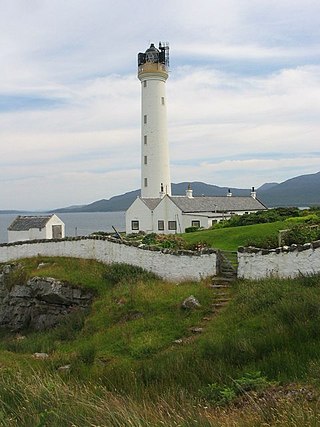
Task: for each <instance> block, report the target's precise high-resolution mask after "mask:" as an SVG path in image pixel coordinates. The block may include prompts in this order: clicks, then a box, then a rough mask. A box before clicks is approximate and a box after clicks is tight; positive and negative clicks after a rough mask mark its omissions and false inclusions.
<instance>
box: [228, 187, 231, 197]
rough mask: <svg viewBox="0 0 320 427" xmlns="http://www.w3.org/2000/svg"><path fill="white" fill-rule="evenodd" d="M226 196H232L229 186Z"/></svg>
mask: <svg viewBox="0 0 320 427" xmlns="http://www.w3.org/2000/svg"><path fill="white" fill-rule="evenodd" d="M227 196H228V197H231V196H232V193H231V190H230V188H228V194H227Z"/></svg>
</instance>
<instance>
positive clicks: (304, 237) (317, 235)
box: [282, 224, 320, 245]
mask: <svg viewBox="0 0 320 427" xmlns="http://www.w3.org/2000/svg"><path fill="white" fill-rule="evenodd" d="M319 239H320V227H316V226H314V227H310V226H308V225H305V224H298V225H295V226H293V227H292V228H291V229H290V230H288V231H287V232H286V233H284V234H283V236H282V242H283V243H284V244H285V245H292V244H300V245H303V244H304V243H309V242H312V241H314V240H319Z"/></svg>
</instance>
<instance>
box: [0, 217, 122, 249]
mask: <svg viewBox="0 0 320 427" xmlns="http://www.w3.org/2000/svg"><path fill="white" fill-rule="evenodd" d="M17 215H18V214H0V243H7V242H8V232H7V228H8V227H9V225H10V224H11V223H12V221H13V220H14V219H15V218H16V217H17ZM19 215H49V214H46V213H44V212H41V213H40V212H39V213H34V212H32V213H30V212H28V213H22V212H20V213H19ZM56 215H57V216H58V217H59V218H60V219H61V220H62V221H63V222H64V223H65V227H66V236H67V237H74V236H88V235H89V234H91V233H94V232H95V231H107V232H111V231H114V230H113V228H112V227H114V228H115V229H116V230H117V231H119V232H121V231H125V212H81V213H80V212H79V213H78V212H77V213H57V214H56Z"/></svg>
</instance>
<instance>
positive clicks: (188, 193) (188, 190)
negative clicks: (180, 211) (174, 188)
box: [186, 184, 193, 199]
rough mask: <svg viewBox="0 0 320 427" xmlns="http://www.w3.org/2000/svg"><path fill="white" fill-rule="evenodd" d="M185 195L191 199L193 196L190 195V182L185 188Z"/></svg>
mask: <svg viewBox="0 0 320 427" xmlns="http://www.w3.org/2000/svg"><path fill="white" fill-rule="evenodd" d="M186 196H187V197H188V198H189V199H192V198H193V195H192V189H191V185H190V184H188V189H187V190H186Z"/></svg>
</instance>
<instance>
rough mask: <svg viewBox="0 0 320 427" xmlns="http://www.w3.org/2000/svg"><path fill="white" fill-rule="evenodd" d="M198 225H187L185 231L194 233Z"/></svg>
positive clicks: (198, 228) (197, 229)
mask: <svg viewBox="0 0 320 427" xmlns="http://www.w3.org/2000/svg"><path fill="white" fill-rule="evenodd" d="M199 230H200V227H187V228H186V230H185V232H186V233H194V232H195V231H199Z"/></svg>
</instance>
